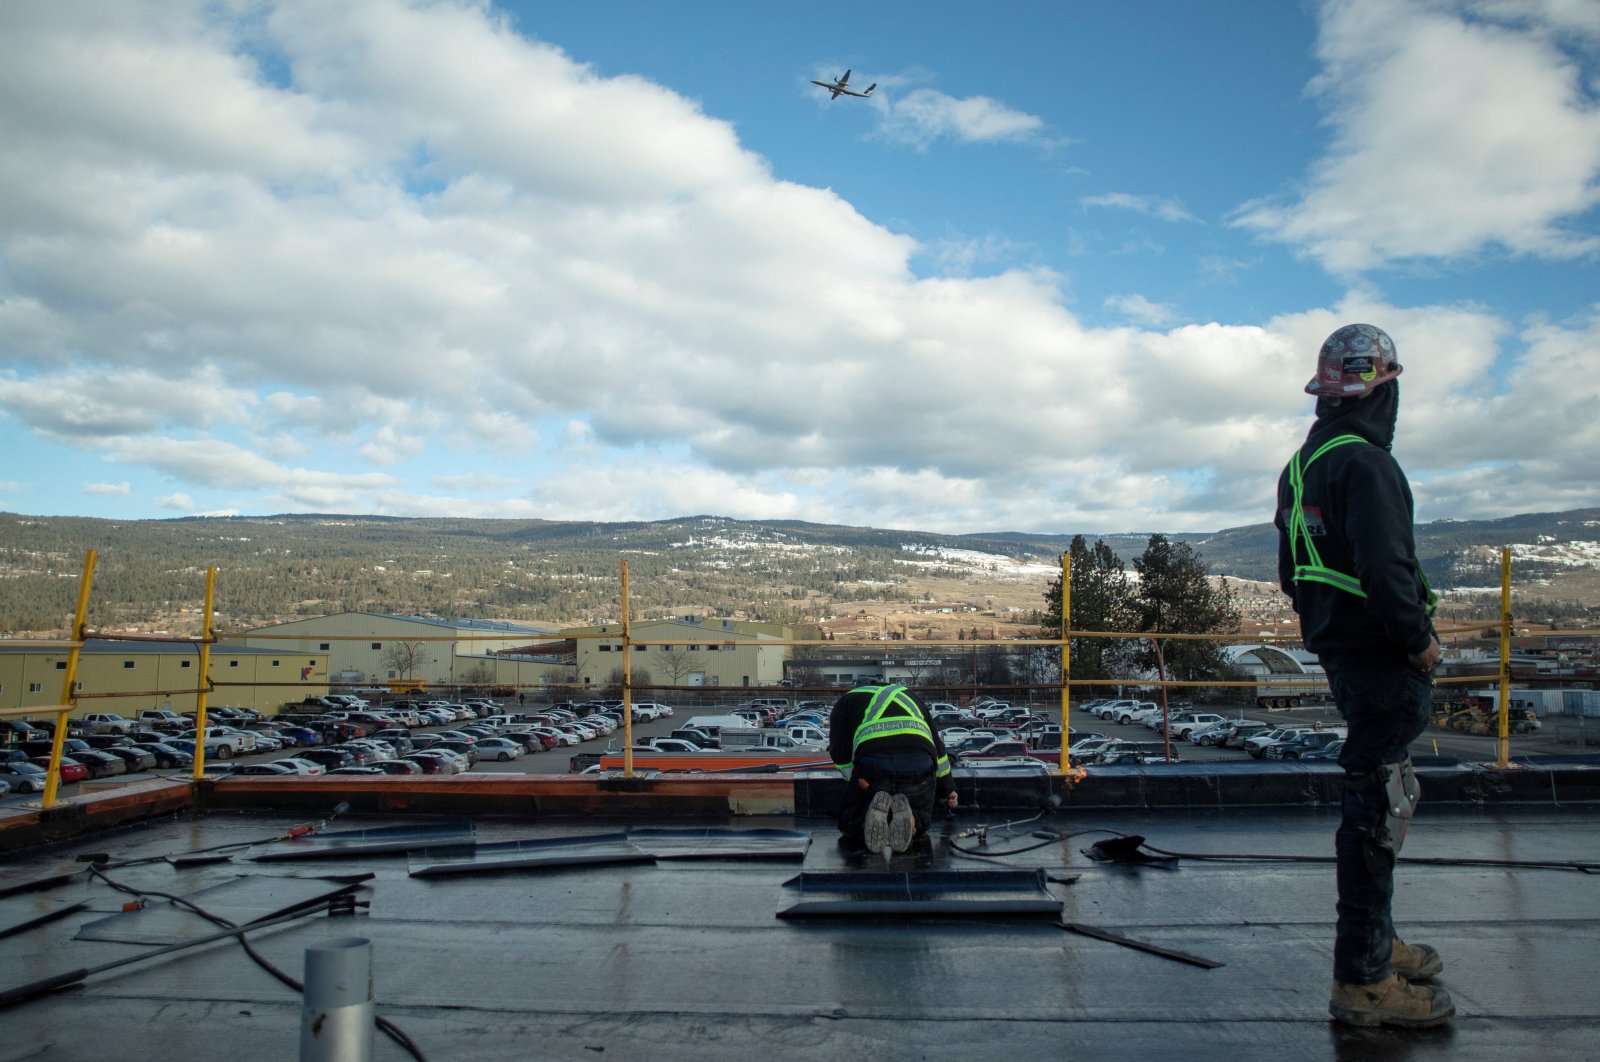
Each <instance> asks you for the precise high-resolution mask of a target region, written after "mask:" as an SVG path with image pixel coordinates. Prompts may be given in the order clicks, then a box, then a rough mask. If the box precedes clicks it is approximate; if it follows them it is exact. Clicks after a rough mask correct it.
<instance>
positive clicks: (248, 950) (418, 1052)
mask: <svg viewBox="0 0 1600 1062" xmlns="http://www.w3.org/2000/svg"><path fill="white" fill-rule="evenodd" d="M335 814H337V812H335ZM329 817H330V818H331V817H332V816H329ZM89 873H90V874H92V875H93V876H95V877H97V878H99V879H100V880H101V881H103V882H105V883H106V884H107V885H109V886H111V887H112V888H113V889H117V890H118V891H120V892H126V893H129V894H130V895H133V896H154V897H156V898H158V899H162V900H170V901H171V902H173V903H175V904H178V905H179V906H180V907H187V908H188V909H189V910H191V911H193V912H194V913H195V914H197V915H199V916H200V917H201V918H204V919H207V920H208V921H211V922H214V923H216V924H217V925H219V926H223V927H225V928H229V929H233V930H239V926H238V925H236V924H235V923H234V922H231V921H229V920H228V919H226V918H224V917H222V916H221V915H219V914H215V913H213V912H211V911H208V910H206V909H205V908H204V907H201V906H200V905H199V904H197V903H195V902H194V901H193V900H189V899H186V898H184V897H182V896H178V895H176V894H175V893H170V892H160V891H157V890H154V889H136V888H134V887H133V886H131V885H125V884H123V883H122V882H120V881H115V880H113V879H112V878H110V877H108V876H107V875H106V873H105V871H103V870H101V869H100V868H99V867H93V866H91V867H90V868H89ZM326 902H327V901H326V900H313V901H310V902H309V903H307V904H304V905H301V906H303V907H309V906H314V905H318V904H324V903H326ZM236 939H237V940H238V941H239V944H240V945H241V946H242V947H243V948H244V951H245V954H246V955H248V956H250V958H251V960H253V961H254V962H255V964H256V965H257V966H259V967H261V968H262V969H263V970H265V971H266V972H267V973H269V974H271V975H272V976H273V977H276V978H277V979H278V980H279V981H281V982H283V983H284V984H285V985H287V986H289V987H290V988H292V989H293V990H294V991H295V992H297V993H301V994H304V992H305V985H304V984H303V983H301V982H300V981H299V980H297V979H296V978H295V977H294V976H292V975H291V974H289V973H288V972H287V971H285V970H282V969H280V968H278V967H277V966H276V965H274V964H273V963H272V961H271V960H270V959H268V958H267V957H266V956H265V955H262V954H261V953H260V952H259V951H257V950H256V949H255V946H254V945H252V944H251V943H250V941H249V940H248V939H246V938H245V936H244V935H243V933H242V932H239V933H238V934H237V936H236ZM373 1024H374V1025H375V1026H376V1027H377V1028H379V1029H380V1030H382V1031H383V1034H384V1035H385V1036H387V1037H389V1039H391V1040H393V1041H394V1042H395V1043H397V1044H399V1045H400V1046H401V1047H402V1048H403V1049H405V1051H406V1052H407V1053H408V1054H410V1055H411V1057H412V1058H415V1059H416V1060H417V1062H428V1057H427V1056H426V1055H425V1054H423V1053H422V1048H421V1047H419V1046H417V1043H416V1041H415V1040H413V1039H411V1037H410V1036H408V1035H406V1033H405V1031H404V1030H403V1029H401V1028H400V1027H399V1026H398V1025H396V1024H395V1023H394V1022H392V1021H390V1020H389V1019H388V1018H385V1017H383V1016H382V1015H377V1016H375V1017H374V1018H373Z"/></svg>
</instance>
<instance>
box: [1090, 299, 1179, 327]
mask: <svg viewBox="0 0 1600 1062" xmlns="http://www.w3.org/2000/svg"><path fill="white" fill-rule="evenodd" d="M1105 306H1106V309H1108V310H1111V311H1113V312H1115V313H1120V314H1122V315H1123V316H1124V317H1129V318H1132V319H1133V320H1135V321H1138V322H1139V323H1140V324H1145V325H1154V326H1158V327H1159V326H1161V325H1165V324H1169V323H1171V322H1172V321H1173V320H1174V319H1175V318H1176V317H1177V313H1176V311H1174V310H1173V308H1172V307H1171V306H1164V305H1161V304H1160V303H1154V302H1151V301H1150V300H1149V299H1147V298H1145V297H1144V296H1143V295H1113V296H1111V297H1110V298H1108V299H1106V301H1105Z"/></svg>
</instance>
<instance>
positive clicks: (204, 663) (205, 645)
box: [194, 568, 217, 779]
mask: <svg viewBox="0 0 1600 1062" xmlns="http://www.w3.org/2000/svg"><path fill="white" fill-rule="evenodd" d="M216 596H217V570H216V569H215V568H207V569H206V602H205V611H204V613H203V614H202V616H201V627H200V681H199V683H198V684H197V691H196V693H195V696H194V776H195V778H196V779H199V778H200V777H201V776H202V775H203V774H205V770H206V694H207V693H208V692H209V691H210V690H211V643H212V642H214V641H216V631H215V627H214V618H215V605H216Z"/></svg>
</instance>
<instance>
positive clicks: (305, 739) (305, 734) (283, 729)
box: [278, 723, 322, 748]
mask: <svg viewBox="0 0 1600 1062" xmlns="http://www.w3.org/2000/svg"><path fill="white" fill-rule="evenodd" d="M278 732H279V733H281V734H282V735H283V736H284V737H288V738H293V739H294V742H295V746H296V747H298V748H307V747H309V746H312V745H320V744H322V735H321V734H320V733H318V732H317V731H315V730H313V729H312V728H311V727H309V726H299V725H297V724H294V723H290V724H288V725H284V726H279V727H278Z"/></svg>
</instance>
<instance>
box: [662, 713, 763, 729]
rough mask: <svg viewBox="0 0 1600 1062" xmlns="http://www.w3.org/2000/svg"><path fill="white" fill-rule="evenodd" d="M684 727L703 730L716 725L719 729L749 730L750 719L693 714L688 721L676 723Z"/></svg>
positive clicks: (736, 716) (734, 716)
mask: <svg viewBox="0 0 1600 1062" xmlns="http://www.w3.org/2000/svg"><path fill="white" fill-rule="evenodd" d="M678 725H679V726H681V727H684V728H685V729H693V730H705V729H708V728H710V727H716V728H717V729H719V730H749V729H750V720H748V719H746V718H744V717H743V716H738V715H694V716H690V717H689V720H688V722H685V723H679V724H678Z"/></svg>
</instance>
